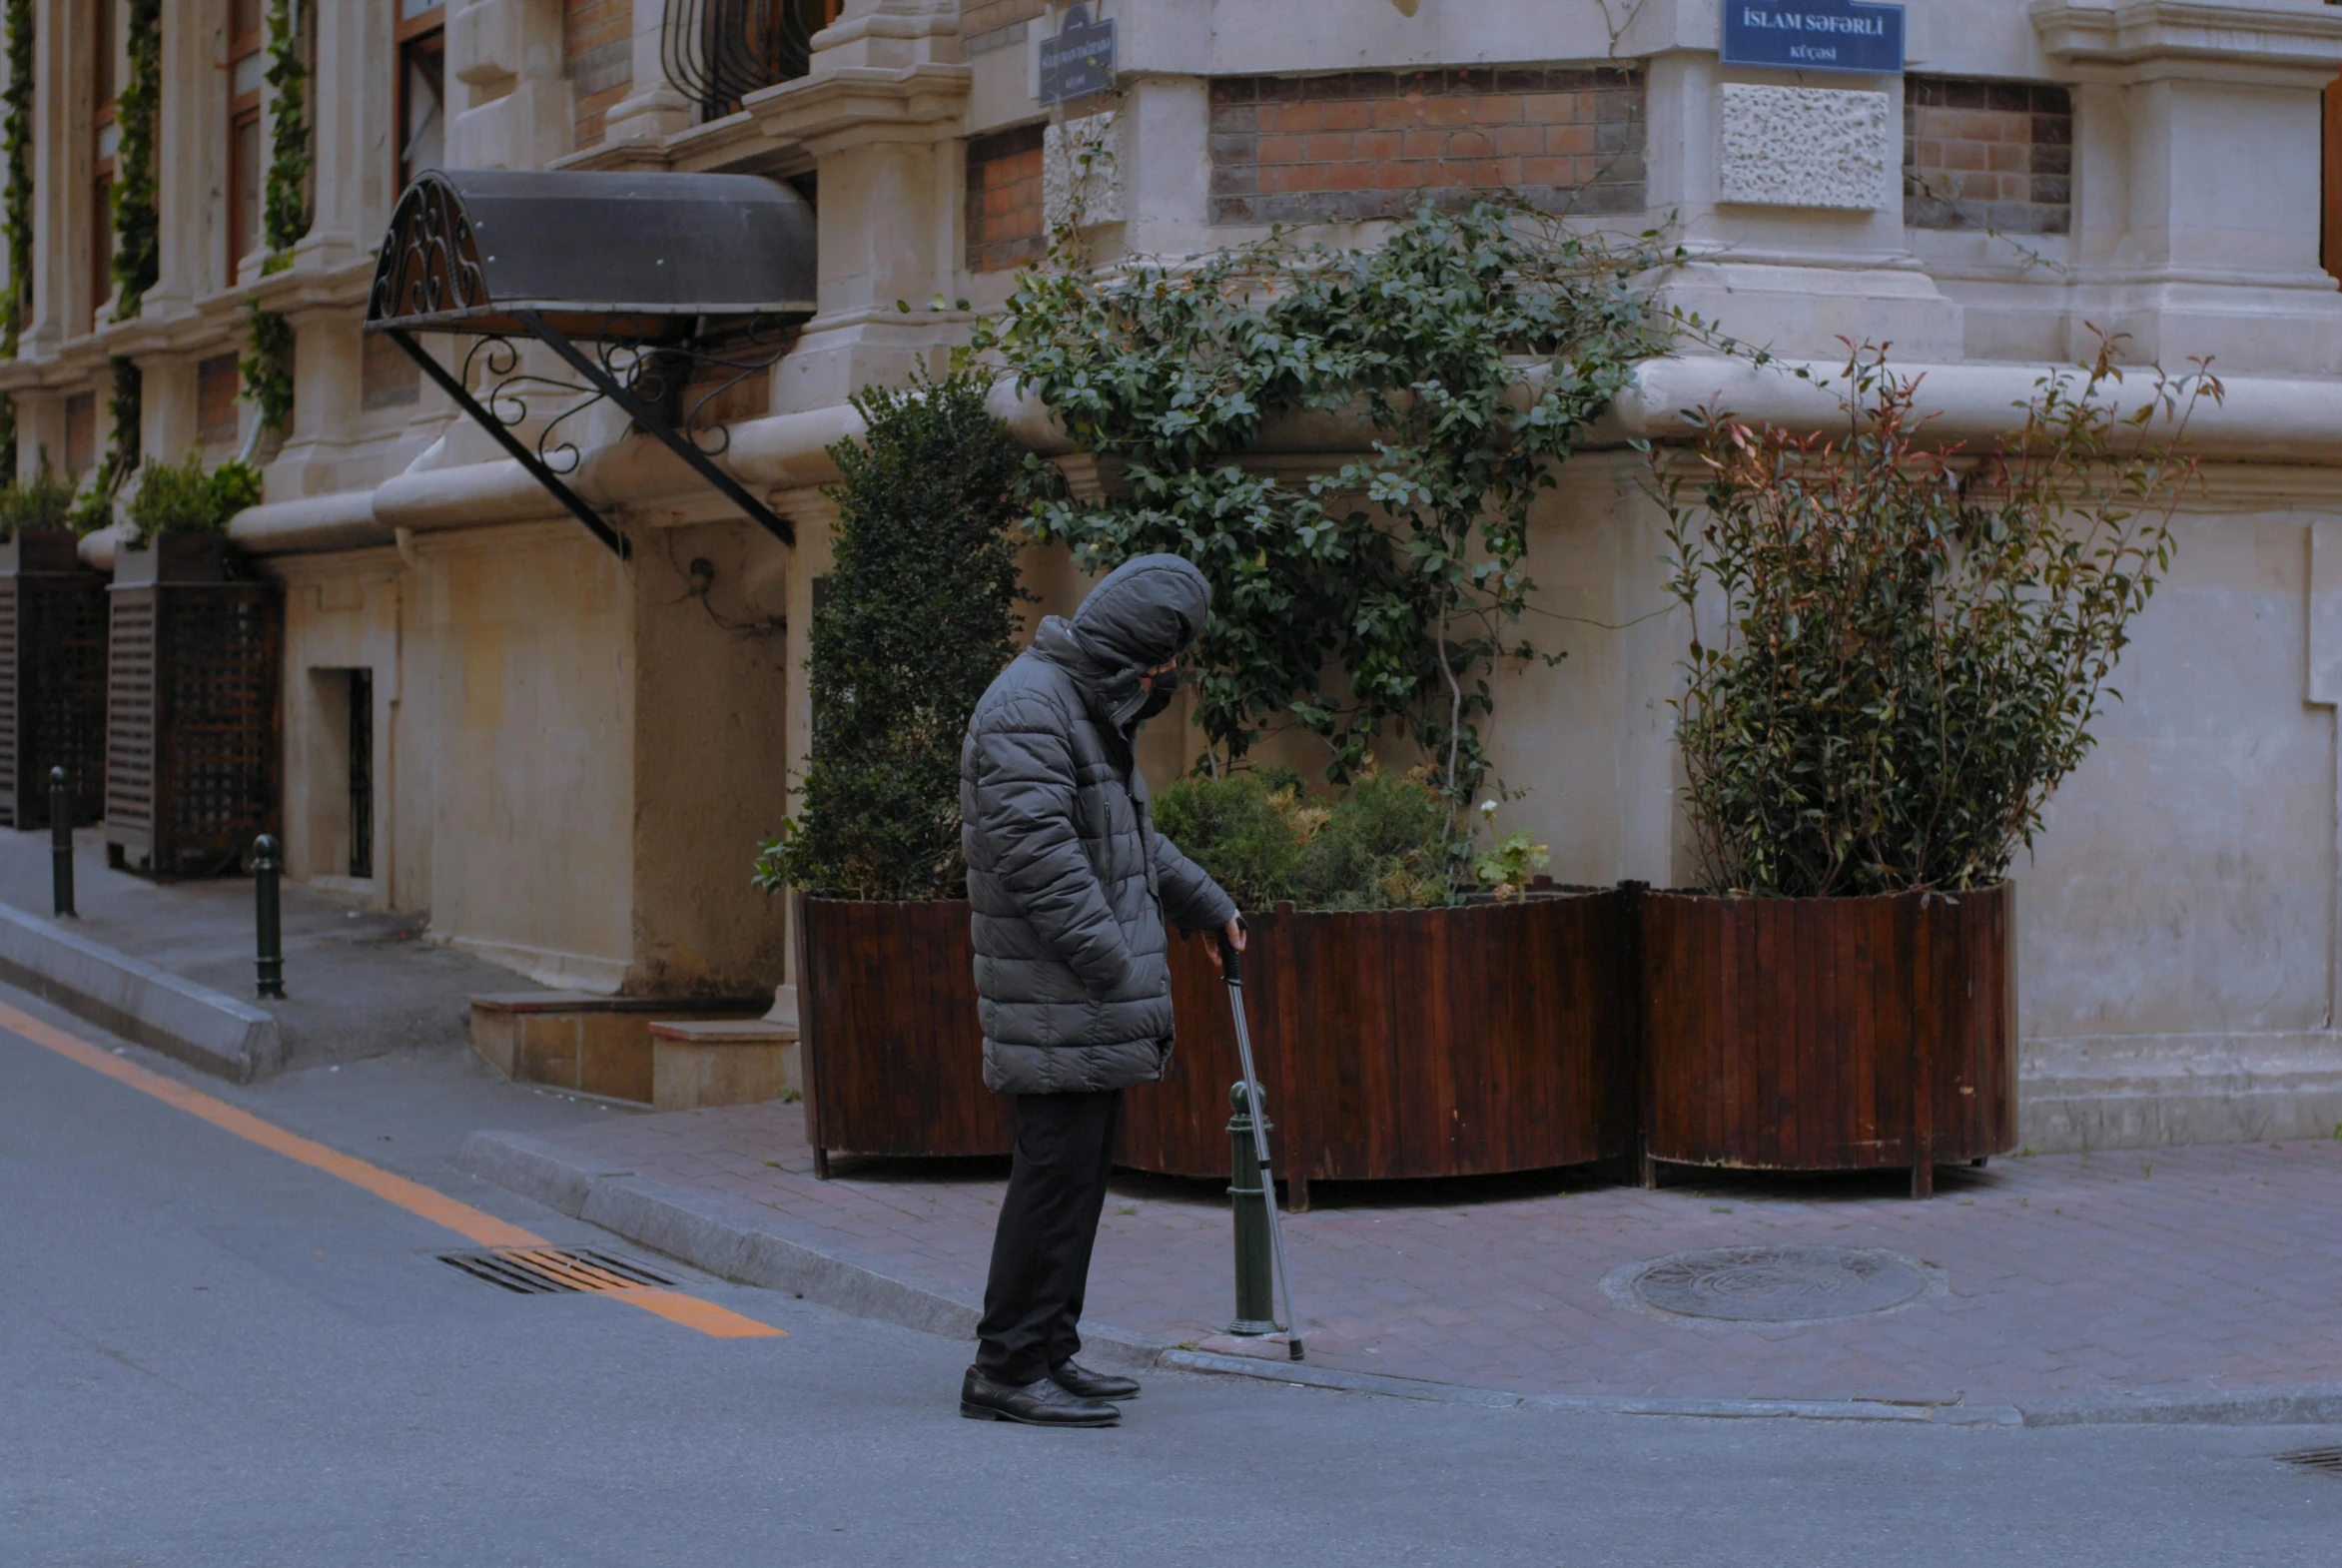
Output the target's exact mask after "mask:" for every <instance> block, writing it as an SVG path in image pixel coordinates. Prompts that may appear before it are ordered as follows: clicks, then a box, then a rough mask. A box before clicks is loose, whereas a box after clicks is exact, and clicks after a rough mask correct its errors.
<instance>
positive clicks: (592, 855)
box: [407, 522, 635, 991]
mask: <svg viewBox="0 0 2342 1568" xmlns="http://www.w3.org/2000/svg"><path fill="white" fill-rule="evenodd" d="M418 557H419V561H420V571H419V573H418V575H419V576H420V578H421V582H420V584H419V599H420V604H421V607H422V612H421V615H420V617H419V620H420V624H419V626H418V628H417V629H418V632H419V636H418V638H417V644H418V645H417V646H416V647H415V648H414V649H413V653H414V655H415V664H416V666H417V667H416V668H414V669H412V670H411V671H410V678H409V682H408V693H409V694H408V698H407V700H409V701H413V702H419V703H421V704H422V705H423V706H424V707H425V708H426V709H427V710H428V713H427V716H426V717H425V719H424V729H425V734H424V735H423V736H422V737H421V739H422V742H423V744H424V745H425V746H426V747H427V748H428V750H429V752H430V755H431V759H432V779H431V805H430V813H429V814H430V855H431V863H430V890H431V893H430V912H431V927H432V930H433V931H434V932H435V933H437V934H440V935H443V936H445V937H447V938H448V939H449V940H452V941H453V942H455V943H456V944H457V945H458V946H461V947H465V948H468V949H470V950H472V951H475V952H477V953H479V954H481V955H482V956H484V957H487V958H490V959H492V960H495V961H497V962H500V963H504V964H508V965H510V966H511V967H513V968H515V969H519V970H521V971H522V972H523V973H525V974H528V975H530V976H531V977H532V978H535V979H538V980H541V981H544V982H546V983H547V984H557V985H568V986H576V987H580V988H583V989H588V990H604V991H609V990H615V989H616V988H617V987H618V985H619V984H620V983H621V982H622V981H623V980H624V979H625V976H626V973H627V971H628V969H629V967H630V965H631V963H632V960H633V937H634V930H633V896H634V887H633V865H634V849H633V828H634V812H633V802H634V722H635V704H634V695H635V685H634V643H633V629H634V627H633V602H632V592H631V588H630V586H629V584H628V582H627V578H626V572H625V569H624V568H623V567H622V566H620V564H619V563H618V561H617V558H616V557H615V556H613V555H611V554H610V553H609V551H607V550H605V549H603V548H602V546H601V545H600V544H598V543H596V542H595V541H594V540H593V538H592V537H591V536H590V535H588V534H586V533H585V532H584V531H583V530H582V529H580V528H578V527H577V526H576V525H575V524H574V523H569V522H563V523H559V524H539V525H525V526H520V527H508V528H496V529H480V530H474V531H468V532H465V533H461V534H454V535H445V536H440V537H435V538H434V537H428V536H426V537H425V538H424V539H423V540H422V541H420V542H419V544H418Z"/></svg>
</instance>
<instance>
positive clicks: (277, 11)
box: [237, 0, 310, 430]
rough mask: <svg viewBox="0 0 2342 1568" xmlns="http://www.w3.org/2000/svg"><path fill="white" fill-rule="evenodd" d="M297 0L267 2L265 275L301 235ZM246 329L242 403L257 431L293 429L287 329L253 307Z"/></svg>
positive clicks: (303, 187) (280, 265) (287, 260)
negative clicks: (255, 417) (255, 418)
mask: <svg viewBox="0 0 2342 1568" xmlns="http://www.w3.org/2000/svg"><path fill="white" fill-rule="evenodd" d="M299 4H300V0H269V68H268V83H269V92H270V97H269V173H268V179H267V182H266V184H265V186H264V187H263V190H262V194H261V229H262V239H263V240H264V241H265V242H266V243H267V245H268V250H269V255H268V259H267V260H266V261H264V262H262V263H261V273H262V275H263V276H264V277H265V276H267V275H269V274H271V273H281V272H283V271H285V270H286V269H287V268H289V267H291V266H292V265H293V248H294V247H295V246H296V245H298V244H300V243H301V238H302V236H303V235H305V234H307V233H309V203H308V199H307V190H308V184H309V168H310V148H309V67H308V66H307V65H306V64H304V63H303V61H302V58H301V46H300V40H299V38H298V35H297V34H296V33H295V31H294V23H295V22H296V21H297V20H298V19H299V17H300V15H301V14H302V13H301V12H300V11H299V10H297V6H298V5H299ZM246 322H247V327H248V331H247V334H246V339H247V344H246V350H245V355H244V358H243V359H242V360H241V361H240V362H238V366H237V368H238V370H239V371H241V372H242V373H243V377H244V398H245V401H247V402H249V403H251V404H252V405H253V406H254V407H255V408H257V409H259V410H260V422H261V427H262V428H263V429H273V430H288V429H291V428H292V425H293V324H292V323H291V322H289V321H287V320H286V319H285V318H284V317H283V316H280V315H279V314H277V313H276V312H275V311H264V310H262V309H261V307H260V303H259V302H258V301H253V302H251V303H250V304H249V306H248V308H247V312H246Z"/></svg>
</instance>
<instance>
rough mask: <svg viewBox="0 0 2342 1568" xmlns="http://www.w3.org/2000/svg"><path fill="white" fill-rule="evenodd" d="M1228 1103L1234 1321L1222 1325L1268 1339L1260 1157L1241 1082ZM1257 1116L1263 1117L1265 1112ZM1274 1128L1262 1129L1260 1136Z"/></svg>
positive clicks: (1270, 1307)
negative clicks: (1230, 1113)
mask: <svg viewBox="0 0 2342 1568" xmlns="http://www.w3.org/2000/svg"><path fill="white" fill-rule="evenodd" d="M1228 1102H1229V1104H1231V1105H1233V1106H1234V1107H1235V1112H1236V1114H1235V1115H1234V1116H1232V1117H1230V1118H1229V1119H1228V1125H1227V1130H1228V1145H1229V1148H1228V1153H1229V1156H1230V1159H1231V1162H1232V1164H1231V1168H1230V1175H1229V1177H1228V1189H1227V1190H1228V1197H1229V1198H1230V1199H1231V1200H1233V1203H1234V1205H1235V1211H1236V1320H1235V1321H1234V1322H1232V1323H1230V1324H1228V1325H1227V1331H1228V1332H1229V1333H1231V1334H1247V1335H1250V1334H1273V1333H1275V1332H1276V1304H1275V1296H1274V1292H1273V1290H1272V1286H1273V1285H1274V1283H1275V1276H1274V1275H1272V1274H1271V1273H1270V1272H1269V1251H1268V1205H1267V1204H1266V1203H1265V1202H1263V1201H1262V1200H1261V1195H1262V1194H1261V1188H1260V1157H1259V1156H1258V1155H1257V1154H1256V1153H1255V1152H1254V1148H1253V1144H1252V1108H1251V1105H1250V1104H1249V1102H1248V1101H1247V1099H1246V1097H1245V1094H1244V1085H1243V1082H1242V1081H1241V1080H1238V1081H1237V1082H1236V1084H1235V1085H1234V1087H1232V1088H1231V1089H1229V1090H1228ZM1262 1114H1263V1115H1266V1107H1265V1106H1264V1107H1263V1108H1262ZM1274 1125H1275V1124H1274V1123H1268V1124H1266V1125H1265V1127H1264V1129H1263V1130H1264V1131H1265V1128H1266V1127H1273V1126H1274Z"/></svg>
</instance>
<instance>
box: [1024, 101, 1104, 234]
mask: <svg viewBox="0 0 2342 1568" xmlns="http://www.w3.org/2000/svg"><path fill="white" fill-rule="evenodd" d="M1119 130H1120V126H1119V125H1118V123H1117V115H1116V113H1115V111H1114V110H1112V109H1108V110H1104V111H1102V112H1100V113H1098V114H1093V115H1084V116H1083V117H1082V118H1080V119H1078V120H1068V121H1066V122H1064V123H1063V124H1057V125H1052V126H1050V127H1049V129H1048V130H1046V131H1044V132H1043V133H1042V139H1041V221H1042V222H1043V223H1044V224H1045V225H1047V226H1048V227H1049V228H1051V229H1055V228H1057V226H1058V225H1059V224H1061V223H1064V222H1065V221H1066V219H1068V218H1069V217H1072V216H1074V213H1075V210H1076V208H1077V207H1079V209H1080V214H1081V222H1082V227H1083V228H1085V229H1092V228H1096V227H1097V226H1098V225H1100V224H1119V223H1121V222H1122V221H1123V176H1122V170H1121V169H1120V167H1118V165H1119V162H1120V158H1121V153H1122V145H1123V139H1122V137H1121V136H1120V135H1118V134H1117V133H1118V131H1119Z"/></svg>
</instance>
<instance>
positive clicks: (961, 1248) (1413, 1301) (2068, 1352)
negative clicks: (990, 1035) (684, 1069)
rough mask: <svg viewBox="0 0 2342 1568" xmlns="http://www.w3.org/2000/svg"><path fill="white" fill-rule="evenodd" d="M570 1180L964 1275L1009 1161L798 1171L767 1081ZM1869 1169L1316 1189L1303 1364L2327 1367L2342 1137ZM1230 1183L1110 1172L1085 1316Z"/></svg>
mask: <svg viewBox="0 0 2342 1568" xmlns="http://www.w3.org/2000/svg"><path fill="white" fill-rule="evenodd" d="M528 1143H529V1145H530V1147H531V1148H532V1149H534V1150H535V1151H537V1152H538V1153H539V1154H540V1155H541V1154H546V1153H550V1154H552V1155H554V1156H556V1157H557V1158H558V1159H559V1161H561V1162H562V1163H563V1165H564V1166H566V1167H569V1168H572V1169H573V1170H574V1171H575V1172H577V1173H579V1174H580V1175H581V1176H582V1175H585V1174H590V1173H602V1174H608V1175H623V1176H632V1177H634V1178H637V1179H640V1180H646V1181H652V1182H657V1183H660V1184H662V1185H665V1186H669V1187H674V1188H682V1189H686V1190H688V1191H690V1192H693V1193H695V1194H699V1195H701V1196H703V1197H706V1198H708V1199H712V1200H715V1201H717V1202H718V1203H719V1204H720V1205H721V1206H722V1207H724V1208H725V1209H727V1210H728V1211H730V1212H733V1213H740V1212H744V1211H753V1212H754V1214H755V1215H756V1223H757V1225H758V1226H759V1228H763V1229H766V1230H769V1231H770V1232H771V1233H773V1234H776V1235H779V1236H781V1237H783V1238H784V1239H786V1240H789V1241H793V1242H796V1243H799V1244H801V1245H805V1246H810V1247H813V1248H816V1249H818V1250H820V1251H822V1252H825V1253H828V1254H830V1255H832V1256H836V1257H839V1258H842V1259H845V1260H848V1261H850V1262H853V1263H855V1264H858V1265H860V1266H862V1267H864V1268H868V1269H871V1270H874V1271H876V1272H878V1273H881V1274H885V1275H888V1276H890V1277H892V1278H895V1279H898V1280H902V1281H905V1282H909V1283H914V1284H924V1285H927V1286H930V1287H932V1288H934V1289H936V1290H937V1291H939V1292H941V1293H943V1294H946V1295H949V1296H951V1297H954V1298H956V1299H958V1300H960V1301H963V1302H965V1301H972V1300H975V1299H976V1298H977V1297H978V1295H979V1294H980V1292H981V1290H982V1287H983V1280H984V1270H985V1261H986V1258H987V1255H988V1250H989V1248H990V1245H991V1240H992V1226H993V1219H994V1215H995V1213H996V1211H997V1205H998V1202H999V1199H1000V1193H1001V1189H1002V1182H1003V1180H1004V1179H1005V1174H1006V1173H1005V1167H1004V1166H1002V1165H999V1164H993V1163H942V1164H940V1165H936V1164H928V1165H922V1164H921V1163H916V1162H886V1163H878V1162H862V1163H852V1162H847V1163H842V1164H841V1167H840V1174H839V1176H838V1178H837V1179H835V1180H831V1181H819V1180H816V1179H815V1178H814V1176H813V1175H812V1159H811V1155H810V1153H809V1151H808V1149H807V1147H806V1144H805V1139H804V1131H803V1117H802V1114H801V1111H800V1109H799V1108H798V1107H795V1106H784V1105H779V1104H774V1105H766V1106H747V1107H739V1108H734V1109H728V1110H717V1111H699V1112H685V1113H680V1114H676V1115H669V1116H645V1117H633V1118H626V1119H623V1120H615V1121H612V1122H609V1123H602V1124H597V1125H595V1126H593V1127H590V1128H584V1129H579V1130H577V1131H574V1132H564V1133H560V1134H555V1135H549V1136H545V1137H540V1138H537V1139H533V1140H529V1141H528ZM1905 1179H1907V1178H1905V1177H1902V1176H1894V1175H1890V1176H1885V1177H1882V1178H1880V1179H1878V1180H1875V1181H1874V1180H1869V1179H1857V1178H1827V1179H1823V1178H1805V1179H1800V1180H1762V1181H1760V1180H1754V1179H1751V1178H1726V1179H1718V1180H1712V1181H1710V1182H1708V1183H1707V1184H1705V1185H1699V1186H1692V1185H1685V1186H1671V1187H1668V1188H1665V1189H1663V1190H1660V1191H1656V1192H1646V1191H1642V1190H1640V1189H1636V1188H1629V1187H1572V1186H1569V1185H1567V1184H1565V1183H1564V1181H1563V1180H1562V1178H1560V1177H1558V1176H1531V1177H1510V1178H1503V1179H1492V1180H1486V1181H1477V1182H1452V1183H1409V1184H1407V1185H1405V1186H1403V1187H1399V1188H1382V1187H1376V1186H1373V1185H1364V1184H1360V1185H1333V1184H1314V1185H1313V1187H1312V1196H1313V1197H1314V1198H1315V1199H1316V1202H1317V1206H1316V1207H1315V1208H1313V1209H1312V1210H1311V1211H1310V1212H1308V1213H1306V1214H1300V1215H1295V1216H1292V1217H1291V1218H1290V1219H1289V1220H1288V1222H1287V1230H1286V1235H1287V1241H1288V1244H1289V1246H1290V1248H1291V1252H1292V1266H1293V1277H1294V1288H1295V1294H1296V1296H1297V1297H1298V1300H1299V1306H1300V1311H1301V1316H1302V1322H1303V1325H1304V1327H1305V1328H1306V1329H1307V1331H1308V1342H1309V1359H1310V1361H1311V1363H1313V1364H1316V1365H1320V1366H1330V1367H1336V1368H1343V1369H1348V1370H1354V1371H1367V1372H1382V1373H1390V1374H1395V1375H1400V1376H1406V1377H1415V1378H1426V1379H1431V1380H1434V1381H1439V1382H1448V1383H1460V1384H1471V1385H1478V1386H1483V1387H1495V1388H1503V1389H1508V1390H1513V1391H1517V1392H1524V1393H1556V1394H1601V1395H1626V1396H1637V1397H1661V1398H1679V1397H1680V1398H1695V1399H1802V1400H1843V1399H1869V1400H1879V1399H1884V1400H1896V1401H1916V1402H1922V1403H1967V1404H2005V1403H2018V1402H2033V1403H2037V1402H2040V1401H2044V1400H2052V1401H2054V1400H2090V1399H2100V1400H2102V1399H2106V1398H2108V1397H2110V1396H2128V1395H2190V1394H2207V1393H2215V1392H2236V1391H2246V1390H2253V1389H2260V1388H2275V1387H2284V1386H2298V1385H2303V1384H2317V1383H2335V1382H2342V1226H2338V1225H2337V1224H2336V1222H2335V1221H2336V1210H2337V1203H2336V1198H2337V1195H2338V1194H2342V1143H2303V1144H2288V1145H2282V1146H2268V1145H2246V1146H2234V1147H2217V1148H2202V1149H2191V1150H2176V1149H2174V1150H2160V1151H2147V1152H2138V1151H2122V1152H2117V1153H2110V1154H2101V1155H2097V1156H2055V1157H2046V1158H2040V1159H2029V1160H2028V1159H2016V1160H2008V1161H1995V1162H1993V1164H1992V1166H1991V1167H1990V1168H1989V1169H1988V1170H1984V1171H1967V1170H1961V1171H1958V1172H1956V1173H1954V1172H1950V1171H1947V1172H1946V1173H1944V1176H1943V1180H1942V1183H1941V1185H1940V1187H1939V1195H1938V1196H1937V1197H1936V1198H1935V1200H1933V1201H1929V1202H1915V1201H1913V1200H1911V1199H1910V1198H1909V1197H1906V1196H1902V1195H1899V1193H1898V1189H1899V1188H1900V1187H1902V1184H1903V1182H1904V1180H1905ZM1228 1230H1229V1225H1228V1216H1227V1209H1226V1205H1225V1199H1224V1197H1223V1196H1221V1195H1220V1194H1219V1191H1218V1189H1217V1188H1216V1187H1214V1186H1212V1185H1209V1184H1206V1183H1196V1182H1178V1181H1171V1180H1166V1179H1160V1178H1155V1177H1147V1176H1125V1177H1124V1178H1123V1179H1121V1180H1120V1181H1118V1183H1117V1190H1116V1194H1115V1197H1114V1198H1113V1199H1112V1200H1111V1201H1110V1202H1109V1204H1108V1210H1107V1215H1106V1219H1105V1223H1104V1225H1103V1227H1102V1229H1101V1233H1100V1236H1099V1243H1098V1253H1097V1259H1096V1263H1095V1266H1094V1270H1093V1273H1092V1284H1091V1298H1090V1306H1089V1312H1090V1316H1091V1317H1092V1318H1093V1319H1095V1320H1097V1321H1100V1322H1104V1323H1109V1324H1112V1325H1114V1326H1116V1327H1118V1328H1122V1329H1125V1330H1133V1331H1137V1332H1140V1333H1145V1334H1150V1335H1156V1336H1160V1337H1161V1338H1162V1339H1164V1340H1167V1341H1194V1340H1198V1339H1202V1338H1204V1337H1205V1336H1207V1335H1211V1334H1213V1333H1215V1332H1216V1331H1217V1329H1218V1328H1219V1326H1220V1325H1221V1324H1222V1323H1224V1322H1225V1321H1226V1319H1227V1317H1228V1315H1229V1311H1230V1308H1231V1306H1232V1301H1231V1291H1230V1285H1229V1268H1230V1265H1229V1258H1228ZM1817 1243H1818V1244H1825V1245H1839V1246H1861V1247H1884V1248H1888V1249H1891V1250H1893V1251H1895V1252H1898V1253H1902V1254H1905V1255H1907V1256H1909V1257H1912V1258H1915V1259H1919V1260H1921V1261H1923V1262H1926V1263H1929V1264H1932V1265H1935V1266H1936V1267H1938V1268H1940V1269H1941V1270H1942V1271H1943V1278H1944V1281H1945V1288H1944V1289H1943V1290H1942V1291H1941V1292H1940V1293H1938V1294H1934V1295H1931V1296H1928V1297H1926V1298H1923V1299H1920V1300H1918V1301H1915V1302H1913V1303H1912V1304H1910V1305H1908V1306H1905V1307H1903V1308H1901V1309H1899V1310H1896V1311H1893V1312H1890V1313H1886V1314H1883V1315H1876V1316H1868V1317H1858V1318H1848V1319H1841V1320H1837V1321H1830V1322H1821V1323H1814V1324H1810V1325H1807V1326H1797V1327H1789V1326H1764V1327H1737V1326H1736V1327H1720V1326H1713V1325H1704V1324H1703V1325H1695V1324H1692V1323H1690V1322H1688V1321H1686V1320H1684V1319H1674V1318H1667V1317H1663V1316H1659V1315H1655V1314H1650V1313H1647V1312H1644V1311H1641V1310H1638V1309H1635V1308H1633V1307H1630V1306H1626V1305H1622V1304H1620V1303H1618V1302H1617V1301H1614V1300H1613V1299H1612V1298H1611V1296H1610V1295H1608V1294H1606V1293H1605V1292H1604V1290H1603V1288H1602V1283H1601V1281H1602V1279H1603V1276H1604V1275H1605V1274H1606V1273H1609V1272H1611V1271H1612V1270H1613V1269H1616V1268H1619V1267H1620V1266H1621V1265H1626V1264H1632V1263H1635V1262H1637V1261H1640V1260H1644V1259H1649V1258H1654V1257H1658V1256H1662V1255H1664V1254H1668V1253H1673V1252H1683V1251H1692V1250H1699V1249H1706V1248H1711V1247H1726V1246H1741V1245H1758V1244H1817Z"/></svg>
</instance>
